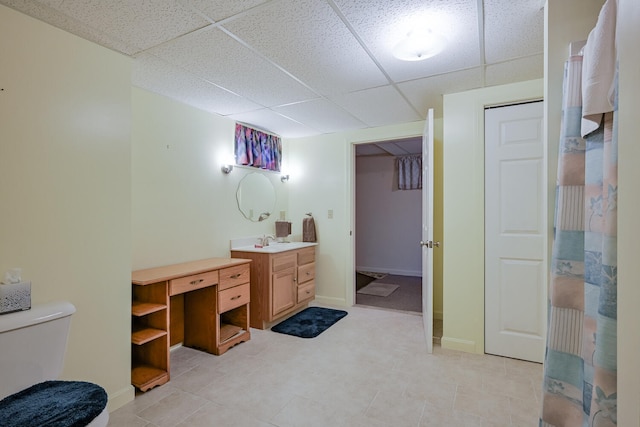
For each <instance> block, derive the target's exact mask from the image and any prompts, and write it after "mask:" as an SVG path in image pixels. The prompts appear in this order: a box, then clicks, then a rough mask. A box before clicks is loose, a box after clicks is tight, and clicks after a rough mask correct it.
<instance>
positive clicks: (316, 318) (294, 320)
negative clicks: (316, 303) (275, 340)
mask: <svg viewBox="0 0 640 427" xmlns="http://www.w3.org/2000/svg"><path fill="white" fill-rule="evenodd" d="M346 315H347V312H346V311H343V310H334V309H332V308H323V307H309V308H306V309H304V310H302V311H301V312H300V313H298V314H295V315H293V316H291V317H290V318H288V319H287V320H285V321H283V322H280V323H278V324H277V325H276V326H274V327H273V328H271V330H272V331H273V332H279V333H281V334H287V335H293V336H294V337H300V338H314V337H317V336H318V335H320V334H321V333H323V332H324V331H325V330H327V329H328V328H329V327H330V326H331V325H333V324H334V323H336V322H337V321H338V320H340V319H342V318H343V317H344V316H346Z"/></svg>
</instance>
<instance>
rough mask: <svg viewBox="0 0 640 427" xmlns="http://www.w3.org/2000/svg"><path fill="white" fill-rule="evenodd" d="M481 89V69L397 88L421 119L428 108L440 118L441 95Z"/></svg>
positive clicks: (420, 80) (405, 84)
mask: <svg viewBox="0 0 640 427" xmlns="http://www.w3.org/2000/svg"><path fill="white" fill-rule="evenodd" d="M479 87H482V68H480V67H478V68H472V69H470V70H464V71H457V72H454V73H447V74H441V75H439V76H433V77H427V78H424V79H419V80H413V81H410V82H405V83H400V84H399V85H398V88H399V89H400V91H401V92H402V93H404V94H405V96H406V97H407V98H408V99H409V101H411V104H413V105H414V106H415V107H416V109H417V110H418V112H420V114H421V115H422V117H423V118H424V117H426V115H427V111H428V110H429V108H433V109H434V116H435V117H442V95H443V94H447V93H455V92H460V91H464V90H468V89H474V88H479Z"/></svg>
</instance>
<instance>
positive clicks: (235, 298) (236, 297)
mask: <svg viewBox="0 0 640 427" xmlns="http://www.w3.org/2000/svg"><path fill="white" fill-rule="evenodd" d="M241 297H242V295H237V296H235V297H231V301H233V300H237V299H239V298H241Z"/></svg>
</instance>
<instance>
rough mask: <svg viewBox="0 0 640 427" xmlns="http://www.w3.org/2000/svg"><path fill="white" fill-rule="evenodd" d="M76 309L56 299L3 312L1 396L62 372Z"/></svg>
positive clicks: (51, 378) (1, 324)
mask: <svg viewBox="0 0 640 427" xmlns="http://www.w3.org/2000/svg"><path fill="white" fill-rule="evenodd" d="M75 311H76V308H75V307H74V306H73V304H71V303H69V302H54V303H48V304H42V305H34V306H33V307H32V308H31V309H30V310H25V311H19V312H15V313H9V314H2V315H0V372H1V373H2V380H0V399H3V398H4V397H6V396H9V395H11V394H13V393H17V392H18V391H20V390H24V389H25V388H27V387H30V386H32V385H33V384H37V383H39V382H42V381H46V380H53V379H57V378H58V377H59V376H60V374H61V373H62V367H63V364H64V355H65V351H66V348H67V337H68V335H69V326H70V323H71V315H72V314H73V313H75Z"/></svg>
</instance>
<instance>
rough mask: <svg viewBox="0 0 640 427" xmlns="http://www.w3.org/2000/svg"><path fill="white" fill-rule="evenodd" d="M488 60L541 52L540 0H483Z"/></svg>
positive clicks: (499, 59)
mask: <svg viewBox="0 0 640 427" xmlns="http://www.w3.org/2000/svg"><path fill="white" fill-rule="evenodd" d="M484 10H485V56H486V60H487V63H489V64H490V63H494V62H499V61H504V60H506V59H511V58H517V57H521V56H527V55H532V54H538V53H542V52H543V46H544V10H543V9H541V8H540V0H523V1H517V2H506V1H503V0H485V1H484Z"/></svg>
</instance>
